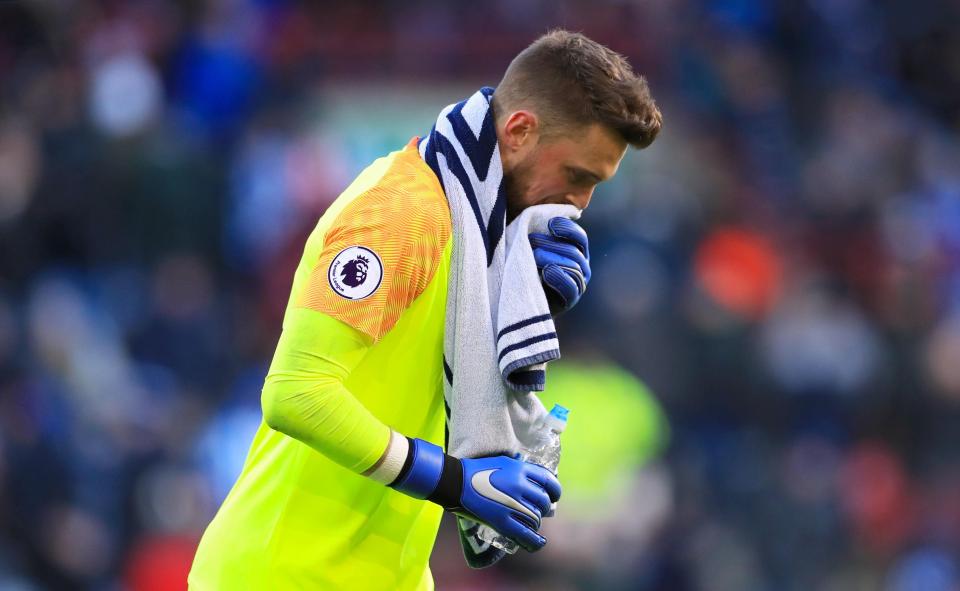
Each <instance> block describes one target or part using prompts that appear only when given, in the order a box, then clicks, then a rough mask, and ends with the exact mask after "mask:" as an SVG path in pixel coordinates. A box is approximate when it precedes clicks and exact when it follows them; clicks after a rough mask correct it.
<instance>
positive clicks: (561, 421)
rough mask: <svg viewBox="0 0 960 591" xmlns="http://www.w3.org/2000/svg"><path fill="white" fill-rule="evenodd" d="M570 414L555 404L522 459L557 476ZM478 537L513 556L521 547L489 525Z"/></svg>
mask: <svg viewBox="0 0 960 591" xmlns="http://www.w3.org/2000/svg"><path fill="white" fill-rule="evenodd" d="M568 414H570V411H569V410H567V409H566V408H564V407H562V406H560V405H559V404H554V405H553V408H552V409H551V410H550V414H549V415H547V416H546V417H545V418H544V419H543V422H541V423H540V424H539V428H538V429H537V430H536V433H535V434H534V436H535V438H536V439H535V443H534V444H533V447H532V449H526V448H523V449H521V450H520V459H521V460H523V461H525V462H530V463H532V464H538V465H540V466H543V467H544V468H546V469H547V470H550V471H551V472H553V473H554V474H556V473H557V466H558V465H559V464H560V434H561V433H563V430H564V429H566V428H567V415H568ZM477 536H478V537H479V538H480V539H481V540H483V541H484V542H489V543H490V544H491V545H492V546H494V547H496V548H500V549H501V550H503V551H504V552H506V553H507V554H513V553H514V552H516V551H517V549H518V548H519V547H520V546H519V544H517V543H516V542H514V541H513V540H511V539H510V538H508V537H506V536H502V535H500V534H499V533H497V530H495V529H493V528H492V527H490V526H489V525H481V526H480V529H478V530H477Z"/></svg>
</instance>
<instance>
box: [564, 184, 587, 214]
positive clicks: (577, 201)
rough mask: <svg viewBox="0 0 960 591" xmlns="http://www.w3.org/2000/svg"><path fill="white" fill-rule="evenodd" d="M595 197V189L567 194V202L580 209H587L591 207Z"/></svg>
mask: <svg viewBox="0 0 960 591" xmlns="http://www.w3.org/2000/svg"><path fill="white" fill-rule="evenodd" d="M592 197H593V187H591V188H589V189H585V190H583V191H578V192H576V193H568V194H567V202H568V203H570V204H572V205H575V206H577V207H578V208H579V209H586V208H587V206H588V205H590V199H591V198H592Z"/></svg>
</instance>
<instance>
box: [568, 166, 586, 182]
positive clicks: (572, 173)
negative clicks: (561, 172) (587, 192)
mask: <svg viewBox="0 0 960 591" xmlns="http://www.w3.org/2000/svg"><path fill="white" fill-rule="evenodd" d="M567 176H568V177H569V179H570V183H572V184H574V185H587V184H590V179H588V178H587V177H586V175H584V174H581V173H580V172H577V171H576V170H572V169H570V170H568V172H567Z"/></svg>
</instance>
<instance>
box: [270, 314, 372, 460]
mask: <svg viewBox="0 0 960 591" xmlns="http://www.w3.org/2000/svg"><path fill="white" fill-rule="evenodd" d="M369 348H370V344H369V339H368V338H367V336H366V335H364V334H362V333H360V332H359V331H357V330H356V329H354V328H351V327H349V326H347V325H345V324H344V323H342V322H340V321H338V320H334V319H333V318H330V317H329V316H327V315H325V314H321V313H319V312H316V311H314V310H308V309H304V308H300V309H294V310H292V311H291V313H290V316H289V318H288V322H287V323H285V325H284V328H283V332H282V333H281V334H280V341H279V343H278V344H277V350H276V352H275V353H274V356H273V361H272V363H271V364H270V370H269V371H268V373H267V379H266V381H265V382H264V387H263V392H262V393H261V396H260V403H261V406H262V407H263V417H264V420H265V421H266V423H267V425H269V426H270V428H272V429H274V430H276V431H279V432H281V433H283V434H285V435H288V436H290V437H293V438H294V439H297V440H299V441H302V442H303V443H306V444H307V445H309V446H310V447H312V448H313V449H315V450H317V451H319V452H320V453H322V454H324V455H325V456H327V457H328V458H330V459H331V460H333V461H334V462H336V463H338V464H340V465H341V466H343V467H344V468H347V469H348V470H352V471H354V472H357V473H362V472H363V471H364V470H366V469H368V468H370V467H371V466H372V465H374V464H375V463H376V462H377V460H379V459H380V456H381V455H383V452H384V450H386V448H387V443H388V442H389V440H390V428H389V427H387V426H386V425H385V424H384V423H383V422H382V421H380V420H379V419H378V418H377V417H375V416H374V415H373V414H372V413H371V412H370V411H369V410H368V409H367V408H366V407H365V406H364V405H363V404H362V403H361V402H360V401H359V400H358V399H357V398H356V397H355V396H354V395H353V394H352V393H351V392H350V391H349V390H348V389H347V388H346V386H345V385H344V382H345V381H346V379H347V377H348V376H349V375H350V372H351V371H353V369H354V368H355V367H356V366H357V365H358V364H359V363H360V361H361V360H362V359H363V357H364V355H366V353H367V351H368V350H369Z"/></svg>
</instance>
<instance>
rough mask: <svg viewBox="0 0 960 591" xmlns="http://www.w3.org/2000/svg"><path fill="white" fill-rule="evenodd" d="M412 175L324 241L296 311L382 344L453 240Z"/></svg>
mask: <svg viewBox="0 0 960 591" xmlns="http://www.w3.org/2000/svg"><path fill="white" fill-rule="evenodd" d="M424 184H425V181H424V180H422V179H418V178H417V177H416V176H414V175H410V176H408V177H403V178H401V179H400V180H396V181H394V182H390V183H382V184H381V185H380V186H377V187H374V188H373V189H369V190H367V191H366V192H364V193H363V194H361V195H359V196H358V197H356V198H355V199H354V200H353V201H352V202H351V203H350V204H348V205H347V206H346V207H345V208H344V209H343V211H342V212H340V214H339V215H338V216H337V218H336V219H335V220H334V221H333V223H332V225H331V227H330V228H329V229H328V230H327V232H326V234H325V236H324V243H323V248H322V250H321V252H320V255H319V258H318V260H317V263H316V266H315V267H314V268H313V270H312V272H311V275H310V277H309V279H308V281H307V283H306V285H305V287H304V289H303V290H302V291H301V293H300V294H299V298H298V300H297V301H296V305H297V306H300V307H304V308H309V309H311V310H316V311H318V312H323V313H324V314H327V315H328V316H330V317H332V318H336V319H337V320H340V321H342V322H344V323H346V324H347V325H349V326H351V327H353V328H355V329H357V330H359V331H360V332H362V333H364V334H366V335H368V336H369V337H370V338H371V339H372V340H373V342H374V343H376V342H377V341H379V340H380V339H381V338H382V337H383V335H385V334H386V333H387V332H388V331H390V329H391V328H393V326H394V325H395V324H396V323H397V320H398V319H399V318H400V315H401V314H402V313H403V311H404V310H405V309H407V308H408V307H409V306H410V304H411V303H412V302H413V301H414V300H415V299H416V298H417V297H418V296H419V295H420V294H421V293H423V291H424V290H425V289H426V287H427V285H428V284H429V283H430V280H431V279H432V278H433V276H434V274H435V273H436V270H437V267H438V266H439V264H440V260H441V257H442V256H443V248H444V246H445V245H446V243H447V241H448V240H449V239H450V234H451V227H450V214H449V210H448V209H447V204H446V202H445V201H443V200H439V199H436V198H434V197H433V196H432V195H431V192H432V189H431V188H429V187H427V186H421V185H424Z"/></svg>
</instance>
